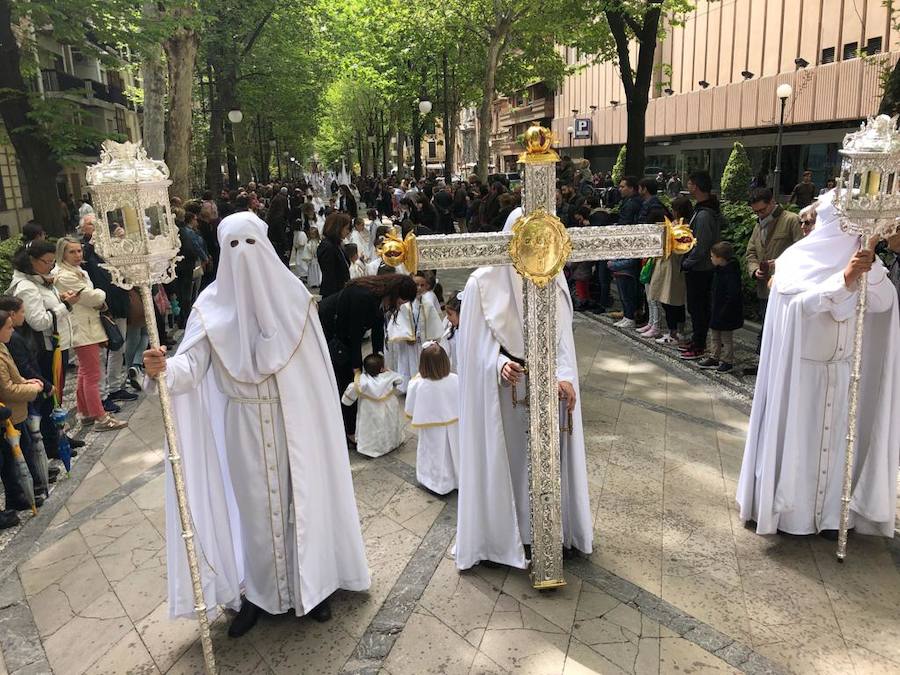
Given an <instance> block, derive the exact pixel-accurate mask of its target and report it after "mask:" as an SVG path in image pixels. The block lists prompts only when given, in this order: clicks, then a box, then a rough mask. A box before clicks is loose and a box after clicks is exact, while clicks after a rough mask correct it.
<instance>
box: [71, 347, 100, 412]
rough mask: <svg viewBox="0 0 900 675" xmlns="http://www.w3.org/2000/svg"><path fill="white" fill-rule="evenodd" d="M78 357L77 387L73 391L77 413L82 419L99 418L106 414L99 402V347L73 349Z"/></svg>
mask: <svg viewBox="0 0 900 675" xmlns="http://www.w3.org/2000/svg"><path fill="white" fill-rule="evenodd" d="M75 353H76V354H77V355H78V385H77V387H76V389H75V392H76V404H77V407H78V412H79V413H80V414H81V416H82V417H94V418H100V417H103V416H104V415H105V414H106V411H104V410H103V401H101V400H100V345H99V344H93V345H83V346H81V347H75Z"/></svg>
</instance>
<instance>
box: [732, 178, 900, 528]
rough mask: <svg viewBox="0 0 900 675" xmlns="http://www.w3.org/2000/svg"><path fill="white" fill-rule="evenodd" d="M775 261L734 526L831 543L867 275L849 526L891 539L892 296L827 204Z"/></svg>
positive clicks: (898, 337) (899, 370)
mask: <svg viewBox="0 0 900 675" xmlns="http://www.w3.org/2000/svg"><path fill="white" fill-rule="evenodd" d="M832 199H833V191H831V192H828V193H826V194H825V195H823V196H822V197H820V198H819V205H818V208H817V223H816V229H815V230H814V231H813V232H812V234H810V235H809V236H808V237H806V238H805V239H802V240H801V241H799V242H797V243H796V244H794V245H793V246H791V248H789V249H788V250H787V251H785V253H783V254H782V255H781V256H780V257H779V258H778V259H777V260H776V261H775V276H774V281H773V283H772V292H771V295H770V300H769V310H768V314H767V317H766V326H765V330H764V331H763V338H762V352H761V355H760V364H759V376H758V378H757V381H756V392H755V394H754V396H753V409H752V411H751V414H750V427H749V429H748V433H747V445H746V447H745V449H744V460H743V464H742V466H741V475H740V479H739V481H738V491H737V501H738V505H739V506H740V517H741V520H743V521H745V522H750V521H755V528H756V531H757V533H759V534H775V533H776V532H777V531H781V532H787V533H789V534H795V535H805V534H816V533H819V534H821V535H822V536H823V537H825V538H827V539H836V538H837V530H838V527H839V524H840V513H841V493H842V483H843V469H844V459H845V457H846V445H847V444H846V440H845V439H846V435H847V411H848V405H849V403H848V387H849V382H850V366H851V357H852V355H853V342H854V337H855V332H856V326H855V321H856V301H857V297H858V294H859V290H858V288H859V283H858V280H859V279H860V277H861V276H862V275H863V274H867V275H868V284H869V307H868V312H867V313H866V323H865V332H864V333H863V351H862V359H863V360H862V379H861V382H860V401H859V418H858V445H857V452H856V455H855V458H854V466H853V469H852V472H853V474H852V475H853V489H852V493H851V501H850V526H851V527H853V528H855V529H856V531H857V532H860V533H862V534H876V535H881V536H883V537H892V536H893V533H894V523H895V513H896V508H897V492H896V491H897V480H896V479H897V467H898V463H900V424H898V423H897V421H898V420H900V327H898V318H897V293H896V292H895V290H894V287H893V286H892V285H891V283H890V281H889V280H888V279H887V273H886V270H885V268H884V266H883V265H882V264H881V262H880V261H877V260H876V259H875V255H874V254H873V253H872V249H873V248H874V245H875V242H868V243H867V246H866V248H865V249H864V250H862V251H860V250H859V248H860V243H861V242H860V241H859V237H855V236H851V235H848V234H845V233H844V232H843V231H842V230H841V227H840V222H839V216H838V214H837V212H836V210H835V208H834V205H833V203H832Z"/></svg>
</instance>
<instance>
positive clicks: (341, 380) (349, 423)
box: [334, 366, 357, 436]
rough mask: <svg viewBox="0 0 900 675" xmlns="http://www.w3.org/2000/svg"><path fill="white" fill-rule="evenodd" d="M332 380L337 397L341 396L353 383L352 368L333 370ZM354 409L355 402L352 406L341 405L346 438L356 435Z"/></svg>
mask: <svg viewBox="0 0 900 675" xmlns="http://www.w3.org/2000/svg"><path fill="white" fill-rule="evenodd" d="M334 379H336V380H337V386H338V396H343V395H344V392H345V391H346V390H347V387H348V386H349V385H350V383H351V382H353V368H352V367H351V366H347V367H345V368H335V369H334ZM356 407H357V404H356V402H354V403H353V405H344V404H343V403H342V404H341V414H342V415H343V417H344V433H346V434H347V435H348V436H353V435H354V434H356Z"/></svg>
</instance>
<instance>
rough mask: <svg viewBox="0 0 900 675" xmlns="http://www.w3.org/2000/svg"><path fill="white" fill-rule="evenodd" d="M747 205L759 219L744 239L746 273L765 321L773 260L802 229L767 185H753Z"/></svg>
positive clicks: (801, 237) (796, 218) (799, 236)
mask: <svg viewBox="0 0 900 675" xmlns="http://www.w3.org/2000/svg"><path fill="white" fill-rule="evenodd" d="M750 208H751V209H753V213H755V214H756V217H757V219H758V222H757V223H756V225H755V226H754V227H753V233H752V234H751V235H750V240H749V241H748V242H747V273H748V274H749V275H750V276H751V277H752V278H753V279H755V280H756V297H757V299H758V301H759V318H760V323H761V324H764V323H765V320H766V308H767V306H768V303H769V279H770V278H771V277H772V275H773V274H774V273H775V260H776V259H777V258H778V256H780V255H781V254H782V253H784V252H785V251H786V250H787V249H788V247H790V246H791V244H793V243H795V242H798V241H800V240H801V239H803V230H802V228H801V227H800V218H799V217H797V214H796V213H791V212H790V211H786V210H785V209H784V208H782V206H781V204H779V203H778V202H777V201H775V198H774V196H773V194H772V190H770V189H769V188H756V189H755V190H753V192H751V193H750ZM760 340H762V331H761V330H760ZM757 352H759V345H757Z"/></svg>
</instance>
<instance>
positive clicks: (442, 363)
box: [406, 342, 459, 495]
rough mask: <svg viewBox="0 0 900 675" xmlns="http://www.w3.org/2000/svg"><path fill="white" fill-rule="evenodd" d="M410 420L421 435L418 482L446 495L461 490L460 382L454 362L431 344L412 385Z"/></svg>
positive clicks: (420, 361)
mask: <svg viewBox="0 0 900 675" xmlns="http://www.w3.org/2000/svg"><path fill="white" fill-rule="evenodd" d="M406 416H407V417H408V418H409V419H410V420H411V421H412V427H413V429H415V430H416V431H417V432H418V434H419V444H418V448H417V449H416V479H417V480H418V481H419V483H421V484H422V485H423V486H424V487H425V488H427V489H428V490H431V491H432V492H435V493H437V494H439V495H445V494H447V493H448V492H452V491H453V490H456V489H457V487H459V380H458V379H457V376H456V374H454V373H451V372H450V358H449V357H448V356H447V352H445V351H444V349H443V348H442V347H441V346H440V345H439V344H438V343H436V342H429V343H427V344H426V345H425V346H424V348H423V349H422V356H421V358H420V359H419V373H418V375H416V376H415V377H414V378H413V380H412V381H411V382H410V383H409V389H408V391H407V393H406Z"/></svg>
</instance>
